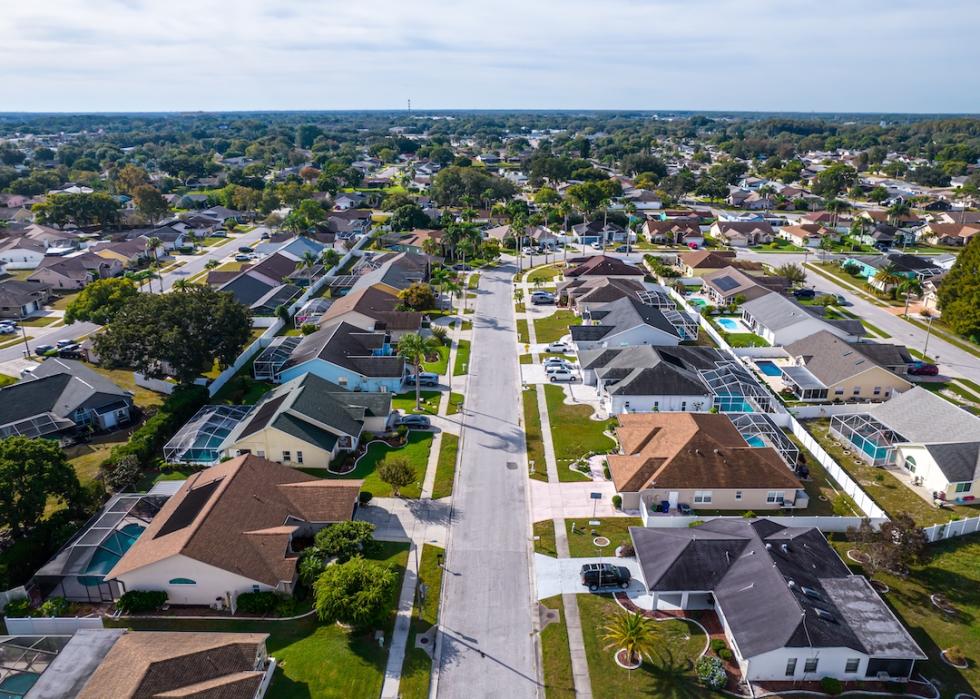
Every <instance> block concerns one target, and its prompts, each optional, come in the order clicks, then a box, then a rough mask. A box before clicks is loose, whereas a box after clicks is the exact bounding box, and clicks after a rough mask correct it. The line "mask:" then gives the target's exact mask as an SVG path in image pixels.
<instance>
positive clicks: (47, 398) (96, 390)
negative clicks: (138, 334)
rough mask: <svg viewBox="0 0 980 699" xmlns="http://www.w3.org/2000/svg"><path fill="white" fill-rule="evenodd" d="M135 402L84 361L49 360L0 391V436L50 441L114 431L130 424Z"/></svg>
mask: <svg viewBox="0 0 980 699" xmlns="http://www.w3.org/2000/svg"><path fill="white" fill-rule="evenodd" d="M132 411H133V398H132V396H131V395H130V394H129V393H127V392H126V391H123V390H122V389H121V388H119V387H118V386H116V385H115V384H114V383H112V382H111V381H109V379H107V378H105V377H104V376H102V374H99V373H97V372H95V371H92V370H91V369H89V368H88V367H87V366H85V365H84V364H82V363H81V362H76V361H73V360H69V359H58V358H51V359H47V360H45V361H43V362H41V363H40V364H38V365H37V366H36V367H33V368H32V369H31V370H30V372H28V373H26V374H25V377H24V379H23V380H22V381H19V382H18V383H15V384H11V385H9V386H7V387H6V388H2V389H0V437H10V436H12V435H22V436H25V437H49V438H52V439H56V438H57V437H58V436H60V435H62V434H67V433H71V432H74V431H76V430H79V429H86V428H88V427H91V428H92V429H94V430H97V431H102V430H106V431H108V430H114V429H116V428H118V427H120V426H122V425H127V424H129V422H130V420H131V419H132Z"/></svg>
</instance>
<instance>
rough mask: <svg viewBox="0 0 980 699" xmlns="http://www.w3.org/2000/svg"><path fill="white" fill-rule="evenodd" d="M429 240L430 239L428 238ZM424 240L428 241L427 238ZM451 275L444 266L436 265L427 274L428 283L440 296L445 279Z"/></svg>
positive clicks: (447, 279)
mask: <svg viewBox="0 0 980 699" xmlns="http://www.w3.org/2000/svg"><path fill="white" fill-rule="evenodd" d="M430 240H431V239H430ZM425 242H427V243H428V242H429V241H428V240H427V241H425ZM452 276H453V273H452V272H451V271H450V270H449V269H447V268H446V267H436V268H435V269H434V270H432V272H431V274H429V284H430V285H432V286H433V287H435V289H436V293H437V294H439V295H440V296H441V295H442V290H443V288H444V285H445V283H446V282H447V281H449V280H450V279H451V278H452Z"/></svg>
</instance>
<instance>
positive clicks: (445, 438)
mask: <svg viewBox="0 0 980 699" xmlns="http://www.w3.org/2000/svg"><path fill="white" fill-rule="evenodd" d="M458 454H459V437H458V436H456V435H454V434H450V433H449V432H443V433H442V443H441V444H440V446H439V460H438V461H437V462H436V479H435V482H434V483H433V484H432V499H433V500H438V499H439V498H445V497H448V496H450V495H452V494H453V478H454V477H455V475H456V457H457V455H458Z"/></svg>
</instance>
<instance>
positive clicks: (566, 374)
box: [548, 369, 578, 383]
mask: <svg viewBox="0 0 980 699" xmlns="http://www.w3.org/2000/svg"><path fill="white" fill-rule="evenodd" d="M548 379H549V380H550V381H551V383H558V382H559V381H565V382H568V383H571V382H572V381H577V380H578V377H576V376H575V374H573V373H572V372H570V371H569V370H568V369H561V370H560V371H555V372H552V373H550V374H548Z"/></svg>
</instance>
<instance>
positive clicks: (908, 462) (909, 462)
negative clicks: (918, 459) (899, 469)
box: [905, 456, 915, 473]
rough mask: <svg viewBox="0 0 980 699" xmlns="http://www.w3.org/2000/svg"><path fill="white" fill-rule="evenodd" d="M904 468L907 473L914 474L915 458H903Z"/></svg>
mask: <svg viewBox="0 0 980 699" xmlns="http://www.w3.org/2000/svg"><path fill="white" fill-rule="evenodd" d="M905 468H906V469H907V470H908V471H909V473H915V457H914V456H906V457H905Z"/></svg>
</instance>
